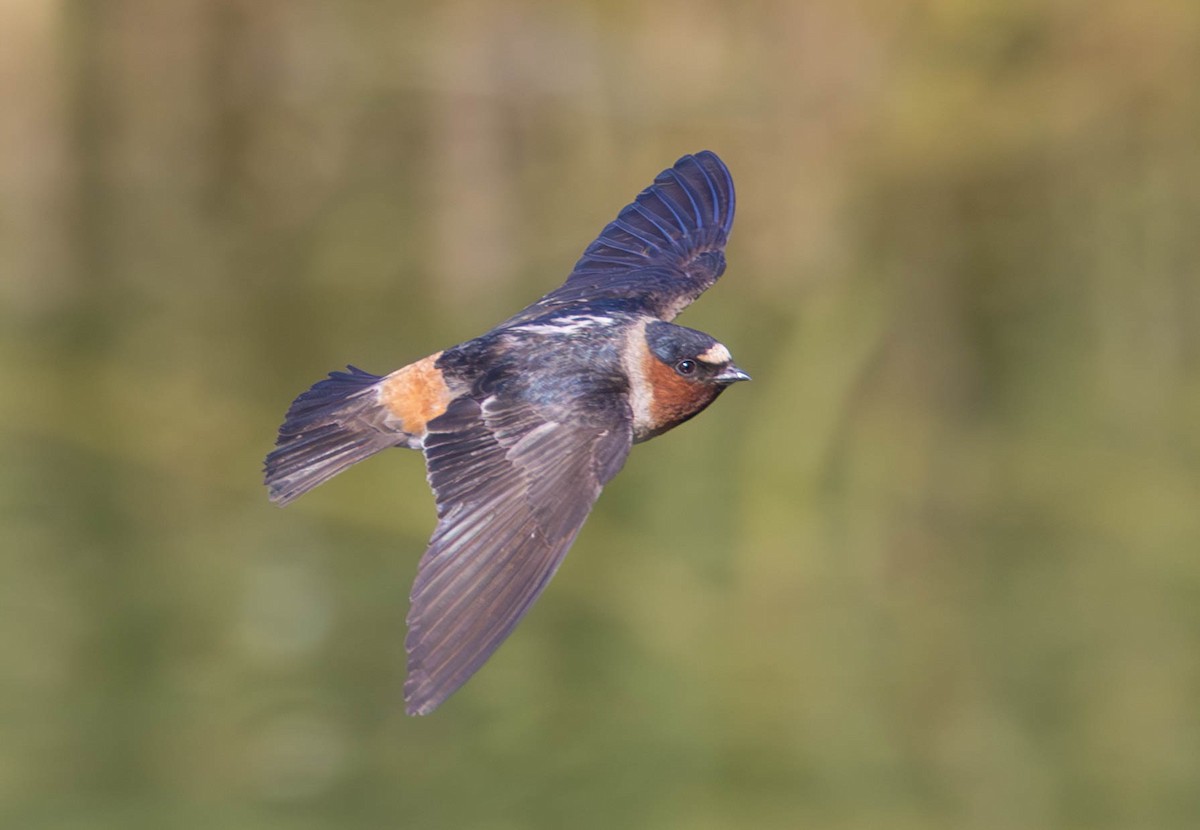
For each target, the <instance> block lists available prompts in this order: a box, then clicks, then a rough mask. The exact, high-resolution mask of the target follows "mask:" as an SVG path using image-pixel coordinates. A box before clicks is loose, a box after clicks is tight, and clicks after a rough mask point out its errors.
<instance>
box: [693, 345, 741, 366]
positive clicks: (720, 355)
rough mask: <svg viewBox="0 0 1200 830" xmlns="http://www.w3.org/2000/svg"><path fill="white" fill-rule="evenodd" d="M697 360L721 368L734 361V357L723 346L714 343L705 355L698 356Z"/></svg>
mask: <svg viewBox="0 0 1200 830" xmlns="http://www.w3.org/2000/svg"><path fill="white" fill-rule="evenodd" d="M696 359H697V360H700V361H703V362H705V363H710V364H712V365H713V366H720V365H721V364H723V363H728V362H729V361H731V360H733V355H731V354H730V353H729V349H727V348H725V347H724V346H722V345H721V344H720V343H714V344H713V345H711V346H709V347H708V349H707V350H706V351H705V352H704V353H703V354H698V355H696Z"/></svg>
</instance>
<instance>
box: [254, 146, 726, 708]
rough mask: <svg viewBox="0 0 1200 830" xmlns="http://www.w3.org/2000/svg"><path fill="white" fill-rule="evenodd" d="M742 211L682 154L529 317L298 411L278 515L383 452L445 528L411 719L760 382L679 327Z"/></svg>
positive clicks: (417, 617) (715, 164) (413, 682)
mask: <svg viewBox="0 0 1200 830" xmlns="http://www.w3.org/2000/svg"><path fill="white" fill-rule="evenodd" d="M733 211H734V193H733V180H732V178H731V177H730V175H729V170H728V169H727V168H726V167H725V164H724V163H723V162H722V161H721V160H720V159H719V158H718V157H717V156H716V154H714V153H712V152H709V151H703V152H699V153H696V154H695V155H687V156H684V157H683V158H681V159H679V161H677V162H676V163H675V164H674V166H672V167H670V168H668V169H667V170H664V171H663V172H662V173H660V174H659V175H658V177H657V178H656V179H655V180H654V183H653V184H652V185H650V186H649V187H648V188H646V189H645V190H643V191H642V192H641V193H640V194H639V195H638V196H637V198H636V199H635V200H634V201H633V203H632V204H630V205H628V206H626V207H625V208H624V209H623V210H622V211H621V212H620V213H619V214H618V215H617V218H616V219H615V220H614V221H613V222H611V223H610V224H609V225H608V226H607V227H606V228H605V229H604V230H603V231H602V232H601V234H600V236H599V238H597V239H596V241H594V242H593V243H592V244H591V245H589V246H588V247H587V249H586V250H585V251H584V253H583V257H582V258H581V259H580V260H579V261H578V262H577V263H576V265H575V268H574V270H573V271H572V272H571V275H570V276H569V277H568V278H567V281H566V282H565V283H563V285H561V286H559V287H558V288H556V289H554V290H553V291H551V292H550V293H549V294H546V295H545V296H544V297H542V298H541V299H540V300H538V301H537V302H535V303H533V304H532V305H530V306H529V307H528V308H525V309H524V310H522V311H520V312H518V313H517V314H515V315H514V316H512V317H510V318H509V319H507V320H505V321H504V322H503V323H501V324H499V325H498V326H496V327H495V328H493V329H492V330H491V331H489V332H487V333H486V334H483V335H481V336H479V337H476V338H475V339H473V340H468V341H466V342H465V343H461V344H459V345H457V346H453V347H451V348H448V349H445V350H443V351H440V352H435V353H434V354H431V355H429V356H428V357H425V358H423V359H421V360H418V361H416V362H415V363H411V364H409V365H407V366H405V367H403V368H401V369H397V370H396V371H394V372H392V373H391V374H388V375H382V376H380V375H374V374H371V373H369V372H364V371H363V370H361V369H357V368H355V367H353V366H348V367H347V369H346V371H345V372H334V373H332V374H330V375H329V377H328V378H326V379H325V380H322V381H320V382H319V383H317V384H316V385H315V386H313V387H312V388H311V389H309V390H308V391H307V392H304V393H303V394H302V395H300V397H298V398H296V400H295V401H294V402H293V403H292V405H291V408H290V409H289V410H288V412H287V416H286V418H285V420H284V422H283V425H282V426H281V427H280V428H279V437H278V440H277V441H276V445H275V449H274V451H272V452H271V454H270V455H268V456H267V459H266V465H265V472H266V475H265V479H266V485H267V487H268V488H269V491H270V498H271V500H272V501H274V502H275V503H277V504H280V505H284V504H288V503H289V502H291V501H292V500H294V499H296V498H297V497H298V496H300V495H302V494H304V493H306V492H308V491H309V490H311V489H312V488H313V487H316V486H317V485H318V484H321V483H322V482H324V481H326V480H328V479H329V478H331V477H333V476H335V475H337V474H338V473H340V472H342V471H343V470H345V469H346V468H347V467H349V466H351V465H352V464H355V463H357V462H359V461H362V460H363V459H364V458H367V457H369V456H371V455H374V454H375V453H377V452H379V451H380V450H384V449H387V448H388V447H408V448H410V449H416V450H421V451H422V452H423V453H424V455H425V464H426V469H427V474H428V479H429V484H430V487H431V488H432V489H433V494H434V497H435V500H436V503H437V527H436V528H435V530H434V532H433V537H432V538H431V539H430V541H429V547H428V548H427V549H426V551H425V554H424V556H423V557H422V558H421V562H420V565H419V567H418V569H417V577H416V581H415V582H414V584H413V588H412V595H411V607H410V610H409V614H408V637H407V638H406V640H405V648H406V650H407V653H408V677H407V680H406V681H405V684H404V698H405V702H406V710H407V712H408V713H409V714H410V715H424V714H428V713H429V712H431V711H433V710H434V709H435V708H437V707H438V706H439V705H441V704H442V702H443V701H445V700H446V698H447V697H449V696H450V695H451V694H452V693H454V692H455V691H456V690H457V689H458V688H459V687H460V686H462V685H463V684H464V683H465V682H466V681H467V680H468V679H469V678H470V677H471V675H473V674H474V673H475V672H476V671H477V670H478V669H479V668H480V666H482V665H483V663H484V662H485V661H486V660H487V659H488V658H489V657H490V656H491V654H492V653H493V652H494V651H495V650H496V649H497V648H498V647H499V645H500V643H501V642H503V641H504V639H505V638H506V637H507V636H508V635H509V634H510V633H511V632H512V630H513V628H514V627H515V626H516V624H517V623H518V621H520V619H521V618H522V617H523V616H524V615H525V613H526V612H527V611H528V610H529V608H530V606H531V605H532V604H533V602H534V600H536V599H537V597H538V596H539V595H540V594H541V592H542V590H543V589H544V588H545V587H546V584H547V583H548V582H549V581H550V578H551V577H552V576H553V575H554V572H555V571H556V570H557V569H558V566H559V565H560V564H561V562H562V559H563V556H564V555H565V554H566V552H567V550H568V548H570V547H571V543H572V542H573V541H574V540H575V537H576V535H577V534H578V533H579V530H580V528H581V527H582V526H583V522H584V520H585V519H586V518H587V515H588V513H589V512H591V509H592V505H593V504H594V503H595V501H596V498H597V497H598V496H599V495H600V490H601V488H602V487H603V486H604V485H605V484H606V483H608V481H609V480H610V479H611V478H612V477H613V476H614V475H616V474H617V471H618V470H620V469H621V467H622V465H624V463H625V458H626V456H627V455H628V454H629V450H630V447H631V446H632V445H633V444H636V443H638V442H640V441H646V440H648V439H650V438H653V437H655V436H656V435H661V434H662V433H664V432H666V431H667V430H669V429H672V428H673V427H676V426H678V425H679V424H681V423H683V422H684V421H686V420H688V419H689V418H691V417H693V416H695V415H697V414H698V413H699V412H700V411H701V410H703V409H704V408H705V407H707V406H708V405H709V404H710V403H712V402H713V401H714V400H715V399H716V398H717V396H718V395H720V394H721V393H722V392H723V391H724V390H725V389H726V388H727V387H728V386H730V385H731V384H733V383H736V382H738V381H743V380H749V375H747V374H746V373H745V372H743V371H742V370H741V369H739V368H738V367H737V366H736V365H735V364H734V362H733V358H732V357H731V356H730V353H729V349H727V348H726V347H725V346H724V345H722V344H721V343H719V342H718V341H717V340H715V339H713V338H712V337H710V336H709V335H707V334H704V333H703V332H699V331H696V330H694V329H689V328H684V327H683V326H677V325H675V324H673V323H672V322H671V320H672V319H674V318H675V316H676V315H677V314H679V312H680V311H682V310H683V309H684V308H685V307H686V306H687V305H688V304H690V303H691V302H692V301H693V300H695V299H696V298H697V297H699V296H700V294H702V293H703V292H704V291H705V290H706V289H708V288H709V287H711V286H712V285H713V283H715V282H716V281H717V279H718V278H719V277H720V276H721V274H722V273H723V272H724V271H725V254H724V249H725V243H726V241H727V240H728V238H729V232H730V228H731V227H732V225H733Z"/></svg>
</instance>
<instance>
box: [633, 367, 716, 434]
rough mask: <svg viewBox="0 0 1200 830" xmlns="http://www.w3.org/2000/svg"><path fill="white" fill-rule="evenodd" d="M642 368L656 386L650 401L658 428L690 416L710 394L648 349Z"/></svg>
mask: <svg viewBox="0 0 1200 830" xmlns="http://www.w3.org/2000/svg"><path fill="white" fill-rule="evenodd" d="M643 369H644V371H645V373H646V379H647V380H648V381H649V384H650V388H651V389H652V390H654V397H653V399H652V400H651V402H650V418H651V419H652V420H653V422H654V425H655V428H660V427H661V426H663V425H666V424H674V423H677V422H678V421H680V420H682V419H684V418H686V417H688V416H689V415H691V414H693V413H694V412H695V411H696V407H697V406H698V405H700V404H701V403H702V402H703V401H705V400H706V399H707V398H708V394H707V392H706V391H705V390H704V388H703V387H702V386H701V385H700V384H698V383H692V382H691V381H688V380H684V379H683V378H682V377H680V376H679V375H678V374H677V373H676V372H675V370H674V369H672V368H671V367H670V366H667V365H666V364H665V363H663V362H662V361H660V360H658V359H656V358H655V357H654V356H653V355H652V354H650V353H649V352H648V351H647V354H646V361H645V363H643Z"/></svg>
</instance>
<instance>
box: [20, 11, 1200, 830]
mask: <svg viewBox="0 0 1200 830" xmlns="http://www.w3.org/2000/svg"><path fill="white" fill-rule="evenodd" d="M0 31H2V32H4V39H5V41H6V44H5V45H4V47H3V48H2V49H0V54H2V57H0V92H2V95H3V101H4V106H3V110H2V112H0V194H2V195H0V381H2V384H3V392H2V394H0V675H2V676H3V682H2V683H0V826H2V827H4V828H20V830H25V829H26V828H30V829H32V830H42V828H46V829H47V830H48V829H49V828H167V827H170V828H231V829H232V830H243V829H244V830H261V829H263V828H287V830H291V828H335V827H336V828H384V827H398V828H435V829H436V828H471V829H472V830H473V829H474V828H483V829H486V830H509V829H510V828H511V829H512V830H520V829H521V828H563V827H572V828H618V827H619V828H639V829H640V828H646V830H652V829H657V828H679V829H680V830H682V829H684V828H687V829H688V830H690V829H691V828H699V830H707V829H708V828H734V827H737V828H741V827H748V828H763V830H776V828H778V830H785V829H786V830H790V829H791V828H834V829H835V830H849V829H850V828H881V827H885V828H900V829H901V830H908V829H909V828H911V829H912V830H924V829H925V828H947V830H950V829H951V828H1014V829H1015V828H1021V829H1022V830H1025V829H1026V828H1194V827H1197V826H1200V558H1198V556H1197V554H1198V553H1200V429H1198V425H1200V274H1198V273H1197V271H1198V269H1197V264H1196V263H1197V261H1198V260H1200V232H1198V230H1200V228H1198V225H1200V95H1198V94H1197V88H1198V82H1200V5H1197V4H1196V3H1195V2H1194V1H1193V0H1150V1H1149V2H1140V3H1139V2H1133V0H1126V1H1125V2H1105V1H1104V0H1100V2H1082V0H1080V1H1079V2H1074V1H1071V2H1068V1H1067V0H1063V1H1062V2H1049V3H1045V2H1011V0H979V2H965V0H964V1H963V2H956V1H955V0H925V1H924V2H917V1H916V0H903V1H902V2H900V1H897V0H888V2H884V0H875V2H870V1H869V0H868V1H867V2H858V3H845V2H836V1H835V0H813V2H807V3H795V2H784V1H783V0H778V1H777V2H750V3H741V2H734V0H729V1H728V2H720V1H719V0H700V2H696V1H695V0H689V2H683V0H675V1H674V2H637V3H635V2H599V1H598V0H597V1H596V2H586V3H558V2H550V1H549V0H546V2H536V0H525V1H524V2H487V0H447V2H441V3H412V2H402V3H382V2H346V3H338V4H334V3H321V2H314V0H304V1H303V2H282V0H268V2H263V0H171V2H151V0H106V2H103V3H89V2H46V1H45V0H5V2H3V3H0ZM702 148H711V149H713V150H716V151H717V152H718V153H720V154H721V155H722V156H723V158H724V159H725V160H726V161H727V163H728V164H729V166H730V168H731V169H732V170H733V174H734V178H735V180H736V182H737V187H738V197H739V210H738V220H737V223H736V226H735V232H734V237H733V241H732V243H731V245H730V248H729V252H728V253H729V260H730V268H729V271H728V272H727V274H726V276H725V278H724V280H723V281H722V282H721V283H719V284H718V286H717V287H716V288H715V289H714V290H713V291H711V292H710V293H709V294H707V295H706V296H705V297H704V298H703V299H702V301H701V302H699V303H697V305H696V306H694V307H693V308H692V309H691V310H689V311H688V312H686V313H685V315H684V316H683V318H681V322H682V323H684V324H686V325H690V326H694V327H697V328H701V329H704V330H706V331H709V332H711V333H713V334H714V335H715V336H717V337H718V338H720V339H721V340H723V341H724V342H725V343H727V344H728V345H729V346H730V348H731V349H732V350H733V352H734V354H735V356H736V357H737V359H738V362H739V363H740V364H741V365H742V366H743V367H745V368H746V369H747V370H748V371H749V372H751V373H752V374H753V375H754V378H755V380H754V382H753V383H752V384H747V385H744V386H739V387H737V388H736V389H734V390H732V391H731V392H730V393H729V394H728V395H726V396H725V397H723V398H722V399H721V400H720V401H719V403H718V404H717V405H716V406H714V407H713V408H712V409H711V410H709V411H708V412H707V413H705V415H704V416H703V417H701V418H699V419H697V420H696V421H695V422H692V423H689V424H687V425H686V426H684V427H683V428H681V429H679V430H677V431H675V432H673V433H671V434H669V435H667V436H665V437H664V438H661V439H659V440H657V441H655V442H652V443H650V444H648V445H644V446H640V447H638V448H637V449H636V450H635V451H634V453H633V455H632V457H631V459H630V461H629V464H628V466H627V467H626V469H625V471H624V472H623V473H622V474H621V475H620V476H619V477H618V478H617V479H616V480H615V481H614V482H613V484H612V485H611V486H610V487H609V488H608V491H607V492H606V493H605V494H604V496H603V497H602V498H601V500H600V503H599V505H598V507H597V509H596V511H595V513H594V515H593V516H592V518H591V520H590V521H589V523H588V525H587V526H586V528H585V529H584V532H583V533H582V535H581V536H580V538H579V540H578V542H577V543H576V545H575V547H574V550H573V551H572V553H571V555H570V556H569V557H568V559H567V562H566V564H565V566H564V567H563V569H562V570H561V571H560V573H559V575H558V577H557V578H556V580H555V582H554V584H553V585H552V586H551V588H550V590H549V591H548V592H547V593H546V595H545V596H544V597H543V598H542V600H541V601H540V603H539V604H538V606H537V607H536V608H535V609H534V611H533V613H532V614H531V615H530V616H529V617H528V618H527V619H526V620H525V622H524V623H523V624H522V626H521V627H520V628H519V629H518V630H517V633H516V635H515V636H514V637H513V638H512V639H511V640H510V641H509V642H508V643H507V644H506V645H505V646H504V647H503V648H502V649H501V650H500V651H499V653H498V654H497V655H496V657H495V659H494V660H493V661H492V662H491V663H490V664H489V665H488V666H487V667H486V668H485V669H484V670H483V671H482V672H481V673H480V674H479V675H478V676H477V677H476V678H475V679H474V680H473V681H472V682H471V683H470V684H469V685H468V686H467V687H466V688H465V689H464V690H463V691H462V692H461V693H460V694H458V695H457V696H456V697H454V698H453V699H452V700H451V701H450V702H449V703H448V704H447V705H446V706H445V707H444V708H443V709H442V710H440V711H439V712H437V713H436V714H434V715H433V716H431V717H429V718H425V719H410V718H407V717H405V716H404V715H403V714H402V705H401V684H402V682H403V645H402V643H403V634H404V632H403V621H404V614H405V611H406V604H407V603H406V596H407V592H408V588H409V583H410V580H411V578H412V575H413V573H414V570H415V566H416V563H417V560H418V558H419V556H420V554H421V552H422V549H423V545H424V542H425V540H426V539H427V538H428V534H429V533H430V531H431V529H432V527H433V519H434V512H433V503H432V498H431V496H430V494H429V492H428V490H427V488H426V485H425V482H424V476H423V466H422V462H421V458H420V456H419V455H417V454H416V453H402V452H396V453H393V454H388V455H387V456H386V457H384V458H378V459H374V460H372V461H370V462H368V463H366V464H364V465H362V466H361V467H359V468H356V469H355V470H353V471H352V472H351V473H349V474H347V475H345V476H344V477H342V478H339V479H337V480H336V481H335V482H332V483H330V484H328V485H326V486H325V487H323V488H321V489H320V490H318V491H317V492H315V493H313V494H311V495H309V496H307V497H305V498H304V499H303V500H302V501H301V502H299V503H298V504H297V505H295V506H294V507H292V508H289V509H288V510H286V511H281V510H278V509H276V508H274V507H273V506H271V505H270V504H269V503H268V502H267V499H266V494H265V492H264V490H263V488H262V486H261V484H260V473H259V468H260V464H261V459H262V456H263V455H264V453H265V452H266V451H267V450H268V449H269V448H270V446H271V444H272V441H273V438H274V430H275V428H276V426H277V424H278V422H279V421H280V419H281V417H282V415H283V412H284V410H285V408H286V406H287V404H288V403H289V401H290V400H291V398H292V397H293V396H294V395H295V394H297V393H298V392H300V391H301V390H302V389H304V388H305V387H307V386H308V385H309V384H310V383H312V382H313V381H315V380H317V379H318V378H320V377H321V376H322V375H323V374H324V373H325V372H326V371H329V370H332V369H337V368H340V367H341V366H342V365H344V364H345V363H347V362H353V363H355V364H356V365H359V366H362V367H364V368H366V369H369V370H372V371H376V372H385V371H388V370H390V369H393V368H396V367H398V366H400V365H403V364H404V363H407V362H409V361H410V360H413V359H415V358H418V357H421V356H423V355H425V354H427V353H429V352H431V351H434V350H436V349H440V348H443V347H445V346H448V345H451V344H454V343H456V342H459V341H461V340H464V339H467V338H469V337H471V336H473V335H475V334H478V333H480V332H482V331H483V330H485V329H486V328H487V327H489V326H490V325H491V324H493V323H495V322H496V321H498V320H500V319H502V318H503V317H506V316H507V315H509V314H510V313H512V312H513V311H515V310H516V309H518V308H519V307H521V306H522V305H524V304H525V303H527V302H529V301H531V300H533V299H534V298H536V297H537V296H539V295H540V294H542V293H543V292H544V291H546V290H548V289H549V288H551V287H553V286H555V285H557V284H558V283H559V282H561V280H562V279H563V278H564V277H565V275H566V273H567V271H568V270H569V268H570V266H571V264H572V263H573V262H574V261H575V259H576V257H577V256H578V255H579V253H580V252H581V251H582V249H583V247H584V246H585V245H586V244H587V243H588V242H589V241H590V240H591V239H592V238H593V237H594V235H595V234H596V233H597V232H598V231H599V229H600V228H601V227H602V226H603V225H604V224H605V223H606V222H608V221H609V220H610V219H611V218H612V217H613V216H614V215H615V214H616V211H617V210H618V209H619V208H620V207H621V206H622V205H624V204H625V203H627V202H628V201H629V200H630V199H631V198H632V197H633V195H634V194H635V193H637V192H638V191H639V190H640V189H641V188H642V187H644V186H645V185H646V184H648V183H649V181H650V180H651V178H652V177H653V176H654V175H655V174H656V173H657V172H658V171H659V170H660V169H662V168H663V167H665V166H667V165H669V164H671V163H672V162H673V161H674V160H675V159H676V158H677V157H678V156H679V155H681V154H683V153H685V152H691V151H695V150H699V149H702Z"/></svg>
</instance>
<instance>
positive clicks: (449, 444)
mask: <svg viewBox="0 0 1200 830" xmlns="http://www.w3.org/2000/svg"><path fill="white" fill-rule="evenodd" d="M608 415H611V417H608V416H607V415H605V416H602V417H599V418H597V417H595V415H594V414H592V416H591V417H588V418H581V419H572V422H570V423H559V422H556V421H554V420H551V419H549V418H547V417H546V416H545V415H543V414H542V413H539V411H538V410H537V409H535V408H534V407H533V406H531V405H529V404H528V403H525V402H521V401H505V400H503V399H500V398H496V397H490V398H486V399H484V400H483V401H477V400H473V399H471V398H461V399H459V400H457V401H455V402H454V403H453V404H451V405H450V407H449V408H448V409H447V410H446V412H445V413H444V414H443V415H441V416H440V417H438V418H436V419H435V420H433V421H431V422H430V423H429V432H428V434H427V435H426V437H425V458H426V465H427V467H428V472H429V483H430V485H431V486H432V487H433V491H434V495H435V496H436V497H437V510H438V525H437V529H436V530H435V531H434V533H433V538H432V539H431V540H430V543H429V548H428V549H427V550H426V552H425V555H424V557H422V559H421V564H420V567H419V569H418V572H417V578H416V582H415V583H414V584H413V589H412V597H411V599H412V605H411V608H410V610H409V615H408V638H407V640H406V641H405V646H406V648H407V650H408V679H407V681H406V682H405V684H404V697H405V701H406V703H407V708H408V712H409V713H410V714H426V713H428V712H430V711H432V710H433V709H435V708H436V707H437V706H438V705H440V704H441V703H442V701H444V700H445V699H446V698H447V697H449V696H450V694H451V693H453V692H454V691H455V690H456V689H458V687H459V686H461V685H462V684H463V683H465V682H466V681H467V679H468V678H469V677H470V676H471V675H472V674H474V673H475V672H476V671H477V670H478V669H479V667H480V666H482V665H483V663H484V661H486V660H487V658H488V657H489V656H490V655H491V654H492V652H493V651H495V650H496V648H497V647H499V645H500V643H501V642H503V640H504V638H505V637H507V636H508V635H509V633H510V632H511V631H512V629H513V627H514V626H516V624H517V622H518V621H519V620H520V619H521V617H522V616H524V614H525V612H526V611H528V610H529V607H530V606H531V605H532V604H533V601H534V600H535V599H537V597H538V595H539V594H540V593H541V592H542V589H543V588H545V587H546V584H547V583H548V582H549V580H550V577H551V576H553V575H554V572H555V570H556V569H557V568H558V566H559V564H560V563H561V562H562V558H563V556H564V555H565V554H566V552H567V549H568V548H569V547H570V546H571V542H573V541H574V539H575V535H576V534H577V533H578V532H579V529H580V527H582V526H583V522H584V519H586V518H587V515H588V513H589V512H590V511H591V508H592V504H593V503H594V502H595V500H596V497H597V496H599V495H600V488H601V487H602V486H603V485H604V484H605V483H606V482H607V481H608V480H609V479H610V478H612V477H613V476H614V475H616V473H617V471H618V470H619V469H620V468H621V466H622V465H623V464H624V463H625V458H626V456H627V455H628V453H629V447H630V445H631V442H632V437H631V433H630V427H629V417H628V415H627V414H626V413H624V412H617V411H613V412H612V413H608ZM564 420H565V419H564Z"/></svg>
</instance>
